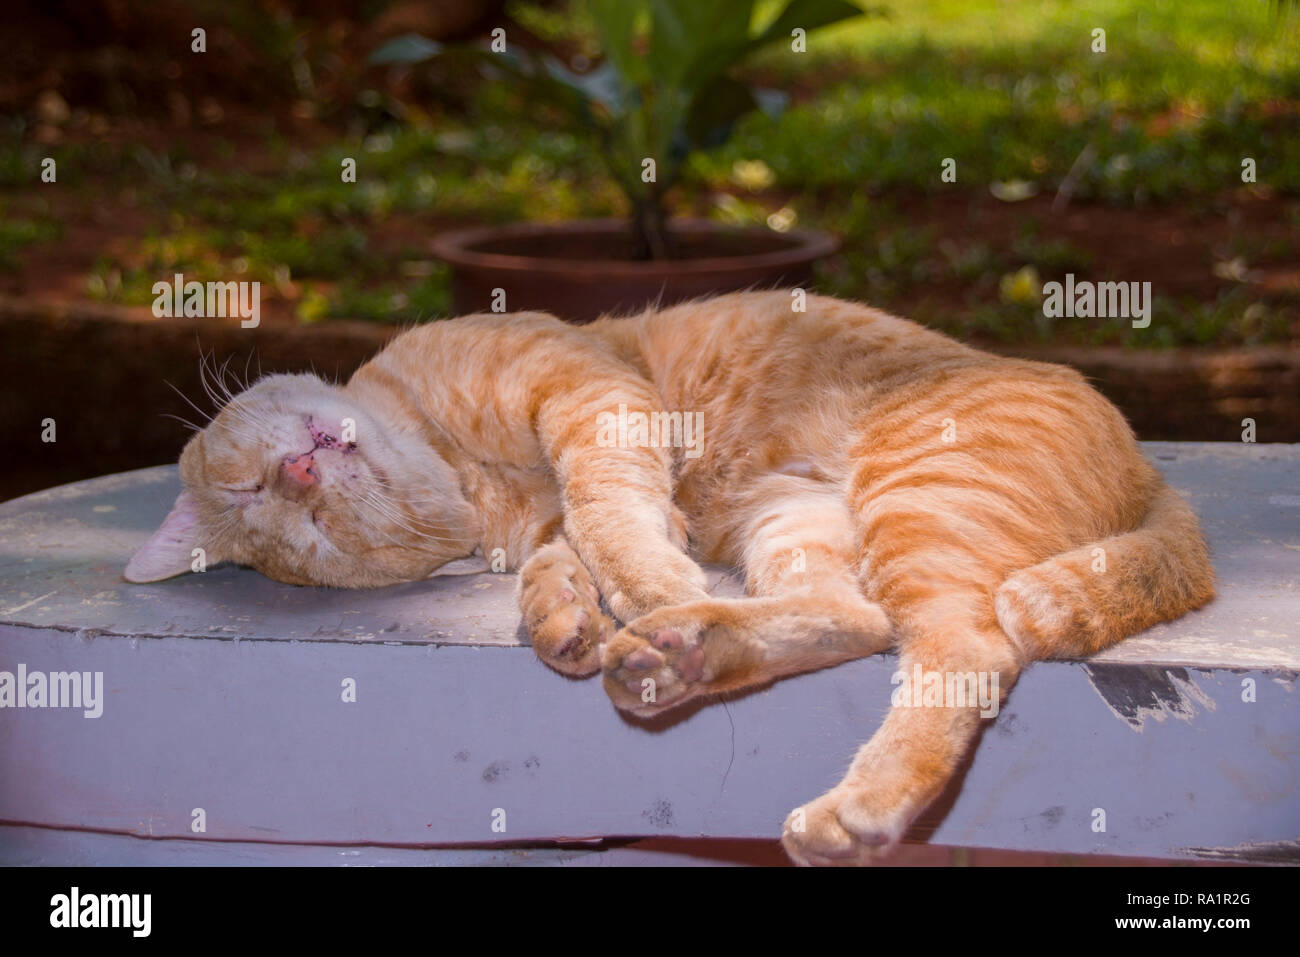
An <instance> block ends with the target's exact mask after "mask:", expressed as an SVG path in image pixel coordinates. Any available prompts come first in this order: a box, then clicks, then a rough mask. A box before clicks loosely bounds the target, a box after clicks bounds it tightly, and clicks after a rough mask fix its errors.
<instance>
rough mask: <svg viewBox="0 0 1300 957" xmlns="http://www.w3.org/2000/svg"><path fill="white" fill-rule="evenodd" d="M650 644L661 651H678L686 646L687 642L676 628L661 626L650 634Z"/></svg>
mask: <svg viewBox="0 0 1300 957" xmlns="http://www.w3.org/2000/svg"><path fill="white" fill-rule="evenodd" d="M650 644H652V645H654V646H655V647H656V648H658V649H659V650H660V651H676V650H677V649H679V648H682V647H684V646H685V644H686V642H685V640H684V639H683V638H682V633H681V632H680V631H678V630H677V629H676V628H660V629H659V630H658V631H656V632H655V633H654V634H653V635H651V636H650Z"/></svg>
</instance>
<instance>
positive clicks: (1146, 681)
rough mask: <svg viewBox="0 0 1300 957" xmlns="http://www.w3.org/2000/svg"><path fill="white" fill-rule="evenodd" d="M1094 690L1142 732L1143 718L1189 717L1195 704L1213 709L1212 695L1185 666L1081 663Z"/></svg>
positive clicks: (1144, 721)
mask: <svg viewBox="0 0 1300 957" xmlns="http://www.w3.org/2000/svg"><path fill="white" fill-rule="evenodd" d="M1083 670H1084V673H1085V674H1086V675H1087V676H1088V682H1089V683H1090V684H1091V685H1092V687H1093V690H1094V691H1096V692H1097V694H1099V695H1101V700H1102V701H1104V702H1106V707H1108V708H1110V710H1111V712H1112V713H1113V714H1114V715H1115V717H1117V718H1119V719H1120V720H1121V721H1123V722H1124V723H1125V724H1127V725H1128V726H1129V727H1130V728H1132V729H1133V730H1134V731H1136V732H1137V733H1138V734H1141V733H1142V731H1143V730H1144V728H1145V725H1146V721H1147V719H1148V718H1151V719H1153V720H1155V721H1164V720H1165V719H1166V718H1168V717H1169V716H1170V715H1172V716H1173V717H1175V718H1177V719H1178V720H1179V721H1191V720H1192V718H1194V717H1195V716H1196V711H1197V709H1196V705H1198V704H1199V705H1200V706H1201V707H1202V708H1204V709H1205V710H1207V711H1213V710H1214V699H1213V698H1211V697H1210V696H1209V695H1207V694H1206V693H1205V692H1204V691H1202V690H1201V689H1200V688H1199V687H1197V685H1196V682H1195V681H1194V680H1193V679H1192V676H1191V675H1190V674H1188V671H1187V669H1186V668H1162V667H1160V666H1159V665H1084V666H1083Z"/></svg>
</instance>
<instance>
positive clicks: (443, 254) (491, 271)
mask: <svg viewBox="0 0 1300 957" xmlns="http://www.w3.org/2000/svg"><path fill="white" fill-rule="evenodd" d="M672 235H673V237H674V239H675V240H676V243H677V245H678V247H679V253H680V255H681V258H679V259H670V260H654V261H636V260H633V259H632V258H631V256H630V250H631V240H630V236H629V229H628V224H627V223H626V222H624V221H623V220H619V219H592V220H576V221H572V222H565V223H520V224H515V225H510V226H489V227H484V228H479V229H465V230H456V231H453V232H447V233H443V234H442V235H440V236H438V237H436V238H435V239H434V240H433V253H434V255H436V256H437V257H438V258H439V259H442V260H444V261H445V262H447V263H449V264H450V265H451V267H452V296H453V298H454V300H455V310H456V313H457V314H458V315H464V314H465V313H470V312H490V311H492V305H493V300H494V297H496V298H497V299H498V300H499V299H500V294H498V293H496V292H495V290H498V289H500V290H504V292H505V310H506V311H509V312H517V311H519V310H522V309H540V310H544V311H546V312H550V313H553V314H555V315H557V316H559V317H561V318H563V319H567V320H569V321H571V322H590V321H591V320H592V319H595V318H596V317H597V316H600V315H602V314H605V313H625V314H626V313H633V312H637V311H639V310H641V309H643V308H644V307H645V306H646V304H648V303H652V302H659V303H662V304H664V305H669V304H671V303H675V302H681V301H682V300H684V299H692V298H694V297H696V296H706V295H710V294H714V293H722V292H731V291H734V290H737V289H747V288H751V287H753V288H756V289H763V288H772V287H774V286H797V285H801V284H805V283H807V282H809V281H810V280H811V278H812V264H813V263H814V262H816V261H817V260H819V259H824V258H825V257H827V256H830V255H831V254H833V253H834V252H835V251H836V250H837V249H838V248H839V242H838V240H836V239H835V238H834V237H833V236H829V235H827V234H825V233H820V232H814V231H810V230H791V231H790V232H786V233H778V232H773V231H771V230H767V229H744V230H737V229H728V228H726V227H723V226H719V225H717V224H715V223H710V222H706V221H701V220H681V221H674V222H673V224H672Z"/></svg>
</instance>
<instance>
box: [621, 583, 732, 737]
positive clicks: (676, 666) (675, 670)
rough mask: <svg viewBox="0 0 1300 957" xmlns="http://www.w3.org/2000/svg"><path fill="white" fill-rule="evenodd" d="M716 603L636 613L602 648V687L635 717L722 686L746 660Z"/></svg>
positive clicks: (726, 619) (658, 710) (646, 715)
mask: <svg viewBox="0 0 1300 957" xmlns="http://www.w3.org/2000/svg"><path fill="white" fill-rule="evenodd" d="M734 624H735V623H734V622H730V621H729V617H728V615H727V614H725V613H724V612H723V608H722V605H721V603H719V602H713V601H698V602H690V603H688V604H685V605H677V606H674V607H671V608H659V609H656V610H655V611H652V612H650V613H649V614H648V615H642V616H641V617H640V618H638V619H636V620H635V621H633V622H632V623H631V624H629V625H628V626H627V627H626V628H624V629H623V630H622V631H620V632H619V633H618V634H616V635H615V636H614V637H613V638H612V639H610V641H609V643H608V644H607V645H606V646H605V652H604V656H603V661H602V665H601V667H602V669H603V670H604V673H605V691H606V692H607V693H608V694H609V697H610V700H611V701H613V702H614V705H615V706H616V707H618V708H619V709H621V710H623V711H630V712H632V713H633V714H636V715H639V716H641V717H649V716H650V715H653V714H657V713H659V712H660V711H664V710H667V709H668V708H673V707H676V706H677V705H680V704H683V703H685V702H686V701H689V700H690V699H692V698H695V697H698V696H699V695H701V694H709V693H712V692H716V691H724V690H727V687H728V686H729V681H728V679H729V678H731V677H733V676H734V675H735V673H736V672H737V671H739V670H741V669H743V668H744V667H745V665H746V663H747V661H746V660H747V658H748V657H750V655H748V654H747V652H746V649H745V647H744V646H743V644H742V642H741V641H740V640H739V638H738V635H737V634H736V633H735V632H736V629H735V628H734V627H733V625H734Z"/></svg>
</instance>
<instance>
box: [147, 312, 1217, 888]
mask: <svg viewBox="0 0 1300 957" xmlns="http://www.w3.org/2000/svg"><path fill="white" fill-rule="evenodd" d="M797 301H798V300H797V298H796V297H793V296H792V295H791V294H790V293H788V292H761V293H742V294H735V295H728V296H722V297H720V298H716V299H711V300H707V301H699V302H693V303H689V304H686V305H680V306H676V307H674V308H670V309H663V310H658V311H656V310H650V311H647V312H646V313H644V314H642V315H640V316H636V317H633V318H625V319H602V320H600V321H598V322H596V323H594V324H592V325H589V326H585V327H576V326H570V325H566V324H564V323H562V322H559V321H558V320H556V319H554V318H552V317H550V316H546V315H543V314H538V313H520V314H515V315H507V316H500V315H475V316H467V317H464V318H461V319H456V320H452V321H447V322H436V323H431V324H429V325H425V326H421V327H419V328H417V329H413V330H411V331H409V332H406V333H405V334H403V335H401V336H399V337H398V338H397V339H396V340H394V342H393V343H392V344H391V345H389V346H388V348H386V349H385V350H384V351H383V352H382V353H380V354H379V355H378V356H376V357H375V358H374V359H372V360H371V361H370V362H368V363H367V364H366V365H365V366H363V367H362V368H361V369H360V370H359V371H358V372H357V373H356V374H355V375H354V376H353V377H352V379H351V381H350V382H348V383H347V385H345V386H342V387H337V386H332V385H327V384H325V383H324V382H321V381H320V380H319V379H317V378H315V377H313V376H306V375H299V376H270V377H267V378H265V379H263V380H261V381H260V382H258V383H256V384H255V385H254V386H253V387H252V388H250V389H248V390H247V391H246V392H244V393H242V394H240V395H238V396H235V397H234V398H233V399H232V400H231V401H230V402H228V403H227V404H226V405H225V407H224V409H222V411H221V412H220V413H219V414H218V415H217V416H216V418H215V419H213V421H212V422H211V423H210V424H209V425H208V426H207V427H206V428H205V429H204V430H203V431H202V432H200V433H199V434H197V435H196V436H195V437H194V438H193V439H192V440H191V441H190V442H189V444H188V445H187V446H186V447H185V450H184V452H183V453H182V454H181V460H180V471H181V478H182V481H183V483H184V486H185V491H183V492H182V493H181V495H180V496H179V498H178V499H177V502H176V506H175V508H174V509H173V510H172V513H171V514H170V515H169V516H168V518H167V519H166V521H165V522H164V524H163V526H162V527H161V528H160V529H159V530H158V532H157V533H155V535H154V536H153V537H152V538H151V539H150V540H149V541H148V543H147V544H145V545H144V546H143V547H142V548H141V550H140V551H139V552H138V553H137V554H136V555H135V557H134V558H132V560H131V562H130V564H129V565H128V566H127V571H126V577H127V578H128V579H130V580H132V581H154V580H157V579H161V578H165V577H168V576H171V575H176V574H180V573H182V572H184V571H187V570H188V569H189V567H190V561H191V559H190V553H191V549H192V548H194V547H196V546H198V545H202V546H203V547H204V548H205V549H206V550H207V554H208V559H209V561H215V560H230V561H235V562H240V563H242V564H246V565H251V566H252V567H254V568H256V569H258V570H260V571H261V572H263V573H264V574H266V575H269V576H271V577H272V578H276V579H279V580H281V581H286V582H292V583H297V584H325V585H337V586H345V587H367V586H374V585H384V584H387V583H391V582H399V581H411V580H415V579H420V578H424V577H426V576H428V575H430V574H431V573H433V572H434V570H435V569H437V568H438V567H439V566H441V565H443V564H445V563H446V562H448V561H450V560H452V559H456V558H461V557H465V556H469V555H471V554H473V553H476V552H478V553H482V554H487V553H489V552H491V551H492V550H493V549H496V548H502V549H504V550H505V553H506V556H507V559H508V562H509V563H510V566H511V567H518V568H520V602H521V607H522V611H523V615H524V620H525V622H526V624H527V628H528V631H529V634H530V635H531V637H532V641H533V644H534V647H535V648H536V649H537V653H538V654H539V655H540V656H541V657H542V659H543V660H544V661H546V662H547V663H548V664H550V665H551V666H553V667H555V668H557V669H558V670H560V671H563V672H565V673H568V674H573V675H585V674H591V673H594V672H596V671H598V670H599V671H603V673H604V683H605V687H606V689H607V691H608V693H609V695H610V697H611V698H612V699H613V701H614V704H615V705H616V706H618V707H619V708H622V709H624V710H627V711H630V712H634V713H636V714H639V715H649V714H655V713H658V712H661V711H663V710H665V709H669V708H673V707H676V706H678V705H680V704H682V703H683V702H685V701H688V700H690V699H692V698H695V697H697V696H699V695H704V694H712V693H715V692H723V691H734V690H737V689H742V688H749V687H753V686H756V685H761V684H764V683H766V682H770V681H771V680H773V679H775V678H779V677H781V676H784V675H791V674H796V673H799V672H803V671H809V670H812V669H816V668H823V667H826V666H828V665H833V664H837V663H839V662H842V661H847V660H849V659H852V658H858V657H861V656H864V655H870V654H873V653H875V652H879V651H884V650H886V649H889V648H897V649H898V650H899V652H900V666H899V668H900V671H902V672H904V673H906V674H912V673H913V671H914V669H915V668H916V667H917V666H919V667H920V668H921V669H922V672H923V673H925V674H938V675H945V676H951V675H964V674H968V673H983V674H986V675H994V676H996V678H997V680H998V687H999V688H1000V689H1001V691H1002V693H1005V691H1006V690H1007V689H1008V688H1009V687H1010V686H1011V684H1012V683H1013V682H1014V681H1015V679H1016V677H1017V675H1018V674H1019V672H1020V669H1021V668H1023V667H1024V666H1025V665H1026V664H1027V663H1028V662H1031V661H1034V660H1037V659H1042V658H1048V657H1053V656H1081V655H1088V654H1091V653H1093V652H1095V651H1098V650H1100V649H1102V648H1105V647H1106V646H1108V645H1110V644H1113V643H1114V642H1116V641H1119V640H1120V639H1121V638H1123V637H1125V636H1126V635H1129V634H1132V633H1134V632H1136V631H1139V630H1141V629H1143V628H1146V627H1147V626H1149V625H1152V624H1154V623H1156V622H1159V621H1163V620H1166V619H1169V618H1173V617H1176V616H1178V615H1181V614H1182V613H1184V612H1186V611H1188V610H1189V609H1192V608H1196V607H1197V606H1199V605H1201V604H1203V603H1205V602H1206V601H1208V600H1209V599H1210V598H1211V597H1212V596H1213V591H1214V580H1213V571H1212V569H1211V567H1210V564H1209V561H1208V557H1207V554H1206V548H1205V543H1204V541H1203V539H1202V537H1201V533H1200V530H1199V528H1198V525H1197V521H1196V517H1195V515H1194V514H1193V513H1192V511H1191V510H1190V509H1189V508H1188V507H1187V505H1186V504H1184V502H1183V500H1182V499H1181V498H1180V497H1179V496H1178V495H1177V494H1176V493H1175V492H1174V491H1172V490H1171V489H1170V488H1168V487H1167V486H1166V485H1165V483H1164V481H1163V480H1162V479H1161V477H1160V476H1159V474H1158V473H1157V472H1156V470H1155V469H1154V468H1153V467H1152V466H1151V465H1150V464H1148V463H1147V461H1146V460H1145V459H1144V458H1143V457H1142V455H1141V453H1140V452H1139V450H1138V447H1137V445H1136V443H1135V441H1134V438H1133V434H1132V432H1131V431H1130V429H1129V427H1128V425H1127V424H1126V423H1125V421H1124V419H1123V418H1122V416H1121V415H1120V413H1119V412H1118V411H1117V410H1116V409H1115V408H1114V407H1113V406H1112V405H1110V403H1108V402H1107V401H1106V400H1105V399H1103V398H1102V397H1101V396H1100V395H1099V394H1098V393H1096V392H1095V391H1093V389H1092V388H1090V387H1089V386H1088V385H1087V384H1086V383H1085V382H1084V380H1083V378H1082V377H1081V376H1080V375H1079V374H1077V373H1076V372H1074V371H1072V370H1070V369H1066V368H1062V367H1059V366H1052V365H1045V364H1042V363H1037V362H1028V361H1020V360H1015V359H1005V358H999V357H995V356H992V355H989V354H987V353H983V352H979V351H977V350H975V349H972V348H969V347H967V346H964V345H962V344H960V343H957V342H954V341H953V340H951V339H948V338H946V337H944V336H942V335H939V334H937V333H935V332H931V331H928V330H926V329H923V328H921V327H920V326H917V325H914V324H912V323H910V322H906V321H904V320H902V319H897V318H894V317H892V316H888V315H885V314H883V313H880V312H878V311H876V310H873V309H870V308H867V307H865V306H861V305H856V304H853V303H849V302H840V301H837V300H834V299H828V298H822V297H808V299H807V308H806V311H796V310H795V309H794V305H795V304H796V303H797ZM664 413H674V414H675V413H682V415H681V416H676V415H665V414H664ZM647 423H649V426H648V427H647ZM687 424H689V425H690V426H691V427H692V428H693V429H694V430H695V431H696V434H695V436H694V438H695V439H696V441H695V442H694V443H693V444H692V443H691V442H690V438H691V437H690V436H688V435H687V432H688V429H687V428H686V426H687ZM1099 556H1100V560H1099ZM697 560H698V561H712V562H722V563H728V564H733V565H738V566H740V567H741V568H742V569H743V571H744V574H745V578H746V583H747V591H748V593H749V595H750V596H751V597H748V598H743V599H719V598H712V597H710V596H709V595H708V594H707V593H706V591H705V588H704V575H703V573H702V571H701V569H700V567H699V566H698V565H697V564H696V561H697ZM601 596H603V597H604V598H605V601H606V603H607V605H608V607H609V608H610V609H611V610H612V611H613V613H614V615H615V616H617V618H618V619H619V620H621V621H622V622H624V623H626V624H625V626H624V627H623V628H622V629H621V630H618V629H617V627H616V625H615V624H614V622H613V621H612V620H611V619H610V618H609V617H608V616H607V615H605V614H604V613H603V612H602V610H601V606H600V602H599V600H600V597H601ZM944 703H945V704H946V705H947V706H944V707H908V706H907V705H906V702H903V703H898V704H895V706H894V707H893V709H892V710H891V711H890V713H889V715H888V717H887V718H886V720H885V722H884V724H883V725H882V727H881V728H880V729H879V730H878V731H877V732H876V734H875V736H874V737H872V738H871V740H870V741H869V742H867V744H866V745H864V746H863V747H862V749H861V750H860V751H859V752H858V754H857V756H856V758H855V759H854V760H853V762H852V764H851V766H850V767H849V770H848V773H847V774H846V775H845V777H844V780H843V781H842V782H841V783H840V784H838V785H837V786H836V787H834V788H833V789H832V790H831V791H829V792H828V793H826V794H824V795H822V796H821V797H819V798H817V799H816V800H814V801H812V802H811V803H809V804H807V805H805V806H804V807H802V808H798V809H796V810H795V811H794V812H792V813H791V816H790V817H789V818H788V819H787V821H786V825H785V829H784V834H783V840H784V842H785V846H786V848H787V850H788V851H789V853H790V855H791V856H792V857H793V858H794V859H795V860H796V861H798V862H800V863H816V864H825V863H858V862H865V861H868V860H870V859H871V858H872V857H874V856H875V855H876V854H878V853H880V852H881V851H882V850H884V849H887V848H889V847H890V846H892V845H893V844H894V843H895V842H896V841H897V840H898V839H899V837H900V836H901V835H902V834H903V832H904V830H905V829H906V828H907V826H908V824H909V823H910V822H911V821H912V820H913V819H914V818H915V817H916V815H917V814H918V813H919V812H920V811H921V810H922V809H924V808H925V806H926V805H927V804H928V803H929V802H930V801H932V800H933V799H934V798H935V797H936V796H937V795H938V794H939V792H940V791H941V790H942V788H943V786H944V784H945V782H947V780H948V779H949V777H950V775H951V774H952V772H953V770H954V768H955V767H956V765H957V764H958V762H959V760H960V759H961V757H962V755H963V753H964V752H965V751H966V750H967V748H968V747H969V746H970V744H971V741H972V739H973V738H974V736H975V733H976V731H977V727H978V724H979V721H980V715H979V711H978V708H979V705H978V703H977V702H975V701H967V702H965V703H964V704H962V703H953V702H944Z"/></svg>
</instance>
